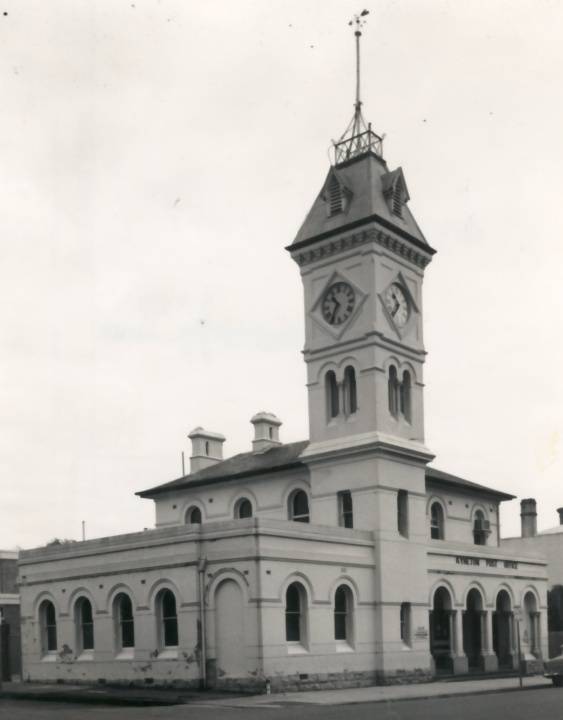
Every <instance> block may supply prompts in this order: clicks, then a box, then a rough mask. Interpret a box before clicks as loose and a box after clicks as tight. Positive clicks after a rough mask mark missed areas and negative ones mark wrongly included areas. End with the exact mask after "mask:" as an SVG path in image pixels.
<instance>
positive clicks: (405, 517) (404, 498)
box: [397, 490, 409, 537]
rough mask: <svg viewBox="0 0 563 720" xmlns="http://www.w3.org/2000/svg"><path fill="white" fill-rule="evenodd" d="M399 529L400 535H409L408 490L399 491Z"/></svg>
mask: <svg viewBox="0 0 563 720" xmlns="http://www.w3.org/2000/svg"><path fill="white" fill-rule="evenodd" d="M397 530H398V531H399V535H402V536H403V537H408V536H409V494H408V492H407V491H406V490H399V492H398V493H397Z"/></svg>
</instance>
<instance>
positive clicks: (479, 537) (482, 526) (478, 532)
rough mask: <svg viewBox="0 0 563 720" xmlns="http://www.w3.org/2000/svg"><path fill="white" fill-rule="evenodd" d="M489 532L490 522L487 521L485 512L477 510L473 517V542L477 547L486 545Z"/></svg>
mask: <svg viewBox="0 0 563 720" xmlns="http://www.w3.org/2000/svg"><path fill="white" fill-rule="evenodd" d="M489 532H490V530H489V521H488V520H486V519H485V514H484V512H483V511H482V510H475V515H474V516H473V542H474V543H475V545H486V544H487V535H488V534H489Z"/></svg>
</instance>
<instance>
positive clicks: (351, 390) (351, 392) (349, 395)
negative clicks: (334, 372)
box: [344, 365, 358, 415]
mask: <svg viewBox="0 0 563 720" xmlns="http://www.w3.org/2000/svg"><path fill="white" fill-rule="evenodd" d="M357 409H358V391H357V388H356V371H355V370H354V368H353V367H352V366H351V365H348V367H347V368H346V369H345V370H344V412H345V413H346V415H353V414H354V413H355V412H356V410H357Z"/></svg>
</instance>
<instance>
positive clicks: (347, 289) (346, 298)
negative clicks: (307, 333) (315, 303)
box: [321, 281, 356, 325]
mask: <svg viewBox="0 0 563 720" xmlns="http://www.w3.org/2000/svg"><path fill="white" fill-rule="evenodd" d="M355 305H356V293H355V292H354V289H353V288H352V287H351V286H350V285H348V283H346V282H342V281H340V282H335V283H334V285H331V286H330V287H329V288H328V290H327V291H326V292H325V294H324V297H323V301H322V304H321V310H322V314H323V318H324V319H325V320H326V321H327V323H328V324H329V325H342V323H343V322H344V321H345V320H347V319H348V318H349V317H350V315H351V314H352V312H353V311H354V307H355Z"/></svg>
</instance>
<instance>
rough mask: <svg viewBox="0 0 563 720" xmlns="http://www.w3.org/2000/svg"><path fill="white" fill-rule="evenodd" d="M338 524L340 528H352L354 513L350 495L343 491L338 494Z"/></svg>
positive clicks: (348, 491) (348, 492)
mask: <svg viewBox="0 0 563 720" xmlns="http://www.w3.org/2000/svg"><path fill="white" fill-rule="evenodd" d="M338 524H339V525H340V527H345V528H353V527H354V512H353V508H352V493H351V492H350V490H343V491H342V492H339V493H338Z"/></svg>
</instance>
